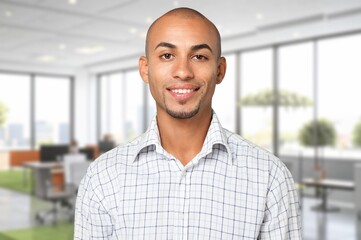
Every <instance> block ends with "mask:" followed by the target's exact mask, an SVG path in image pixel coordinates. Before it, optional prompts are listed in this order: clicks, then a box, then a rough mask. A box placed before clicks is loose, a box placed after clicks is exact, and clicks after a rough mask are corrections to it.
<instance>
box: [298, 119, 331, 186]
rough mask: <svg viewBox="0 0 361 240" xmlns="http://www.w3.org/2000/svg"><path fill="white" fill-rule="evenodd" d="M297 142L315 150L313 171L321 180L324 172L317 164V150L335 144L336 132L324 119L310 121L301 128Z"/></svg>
mask: <svg viewBox="0 0 361 240" xmlns="http://www.w3.org/2000/svg"><path fill="white" fill-rule="evenodd" d="M299 141H300V142H301V144H302V145H304V146H307V147H315V148H316V156H315V170H316V171H317V172H319V177H320V179H323V178H324V177H325V170H324V168H323V164H320V162H319V159H318V151H317V149H318V148H320V147H321V148H323V147H325V146H332V145H334V144H335V141H336V130H335V128H334V126H333V124H332V123H331V122H330V121H328V120H326V119H318V120H312V121H310V122H308V123H306V124H305V125H304V126H303V127H302V128H301V130H300V134H299Z"/></svg>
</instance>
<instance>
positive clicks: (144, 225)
mask: <svg viewBox="0 0 361 240" xmlns="http://www.w3.org/2000/svg"><path fill="white" fill-rule="evenodd" d="M139 71H140V74H141V76H142V79H143V80H144V82H146V83H148V84H149V87H150V91H151V93H152V96H153V98H154V99H155V101H156V106H157V116H156V118H155V119H154V120H153V121H152V123H151V125H150V128H149V129H148V131H147V132H146V133H144V134H143V135H141V136H139V137H138V138H136V139H135V140H133V141H131V142H129V143H126V144H124V145H121V146H118V147H116V148H115V149H113V150H111V151H109V152H107V153H105V154H103V155H102V156H101V157H100V158H99V159H98V160H96V161H95V162H94V163H93V164H92V165H91V167H90V168H89V169H88V172H87V174H86V176H85V177H84V179H83V181H82V184H81V186H80V188H79V193H78V199H77V207H76V217H75V239H157V240H158V239H276V240H282V239H292V240H294V239H301V231H300V223H299V213H298V208H299V206H298V202H297V196H296V192H295V189H294V186H293V180H292V177H291V175H290V173H289V171H288V170H287V168H286V167H285V165H284V164H283V163H282V162H281V161H280V160H279V159H277V158H276V157H274V156H273V155H272V154H270V153H268V152H267V151H265V150H263V149H261V148H259V147H257V146H255V145H253V144H251V143H249V142H247V141H246V140H245V139H243V138H242V137H240V136H238V135H236V134H233V133H231V132H229V131H227V130H225V129H223V128H222V127H221V125H220V123H219V121H218V118H217V115H216V114H215V113H214V112H213V111H212V96H213V93H214V91H215V86H216V84H219V83H221V82H222V80H223V77H224V75H225V72H226V60H225V58H223V57H221V42H220V36H219V32H218V30H217V28H216V27H215V26H214V24H213V23H211V22H210V21H209V20H208V19H207V18H205V17H204V16H203V15H201V14H200V13H199V12H197V11H195V10H192V9H188V8H178V9H174V10H172V11H170V12H168V13H166V14H165V15H163V16H161V17H160V18H158V19H157V20H156V21H155V22H154V23H153V24H152V25H151V27H150V28H149V30H148V33H147V39H146V56H143V57H141V58H140V60H139Z"/></svg>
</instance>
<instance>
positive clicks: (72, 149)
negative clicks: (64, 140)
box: [69, 139, 79, 154]
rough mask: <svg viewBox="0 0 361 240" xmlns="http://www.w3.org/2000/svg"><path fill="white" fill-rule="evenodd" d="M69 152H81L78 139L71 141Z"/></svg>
mask: <svg viewBox="0 0 361 240" xmlns="http://www.w3.org/2000/svg"><path fill="white" fill-rule="evenodd" d="M69 153H70V154H78V153H79V145H78V141H77V140H75V139H72V140H71V141H70V143H69Z"/></svg>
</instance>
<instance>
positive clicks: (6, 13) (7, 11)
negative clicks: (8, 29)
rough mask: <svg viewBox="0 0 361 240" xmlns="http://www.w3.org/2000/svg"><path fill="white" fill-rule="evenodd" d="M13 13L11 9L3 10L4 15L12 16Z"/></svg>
mask: <svg viewBox="0 0 361 240" xmlns="http://www.w3.org/2000/svg"><path fill="white" fill-rule="evenodd" d="M13 15H14V14H13V12H12V11H10V10H6V11H5V16H6V17H12V16H13Z"/></svg>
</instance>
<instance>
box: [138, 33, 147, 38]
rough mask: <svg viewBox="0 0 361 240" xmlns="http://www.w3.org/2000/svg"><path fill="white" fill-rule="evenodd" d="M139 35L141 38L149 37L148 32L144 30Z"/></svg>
mask: <svg viewBox="0 0 361 240" xmlns="http://www.w3.org/2000/svg"><path fill="white" fill-rule="evenodd" d="M139 37H141V38H146V37H147V32H142V33H140V34H139Z"/></svg>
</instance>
